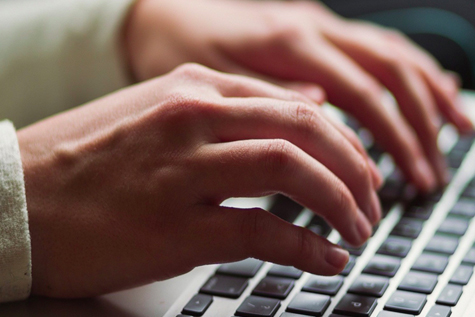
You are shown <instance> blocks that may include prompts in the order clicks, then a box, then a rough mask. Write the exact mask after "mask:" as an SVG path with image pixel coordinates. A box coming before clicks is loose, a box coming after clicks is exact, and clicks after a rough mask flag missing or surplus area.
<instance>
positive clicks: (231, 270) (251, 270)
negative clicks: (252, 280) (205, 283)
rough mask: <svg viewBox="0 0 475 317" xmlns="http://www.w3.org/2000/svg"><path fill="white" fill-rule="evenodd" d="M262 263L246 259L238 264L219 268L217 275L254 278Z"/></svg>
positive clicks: (229, 264) (227, 264) (234, 263)
mask: <svg viewBox="0 0 475 317" xmlns="http://www.w3.org/2000/svg"><path fill="white" fill-rule="evenodd" d="M263 263H264V262H262V261H259V260H256V259H253V258H248V259H245V260H242V261H239V262H233V263H226V264H222V265H220V266H219V268H218V270H217V271H216V272H217V273H218V274H226V275H234V276H242V277H254V276H255V275H256V273H257V271H259V269H260V268H261V266H262V264H263Z"/></svg>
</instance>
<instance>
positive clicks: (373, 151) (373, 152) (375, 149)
mask: <svg viewBox="0 0 475 317" xmlns="http://www.w3.org/2000/svg"><path fill="white" fill-rule="evenodd" d="M383 154H384V151H383V150H382V149H381V148H380V147H379V146H377V145H376V144H374V145H373V146H372V147H370V148H369V149H368V155H369V157H371V158H372V159H373V161H375V162H379V160H380V159H381V156H383Z"/></svg>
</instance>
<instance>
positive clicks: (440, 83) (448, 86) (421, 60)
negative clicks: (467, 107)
mask: <svg viewBox="0 0 475 317" xmlns="http://www.w3.org/2000/svg"><path fill="white" fill-rule="evenodd" d="M387 37H388V38H389V40H390V41H391V42H393V43H394V44H395V45H394V48H395V49H397V50H398V52H399V53H400V55H401V56H402V57H403V58H404V59H405V60H406V61H407V62H409V63H411V65H412V66H413V67H414V68H415V69H418V71H419V72H420V73H421V74H422V76H423V78H424V79H425V81H426V82H427V85H428V86H429V88H430V89H431V92H432V94H433V95H434V97H435V99H436V101H437V106H438V108H439V110H440V111H441V112H442V114H443V115H444V116H445V117H446V118H447V119H448V120H449V121H450V122H451V123H453V124H454V125H455V126H456V127H457V128H458V129H459V131H460V132H468V131H471V130H473V124H472V122H471V121H470V119H469V118H468V117H467V116H466V115H465V113H464V112H463V111H462V110H461V108H460V107H459V98H458V96H459V88H460V85H461V82H460V77H458V76H456V75H455V76H454V75H453V73H452V72H447V71H443V70H442V68H441V67H440V65H439V64H438V62H437V61H436V60H435V59H434V58H432V57H431V56H430V55H429V54H428V53H426V52H424V51H423V50H422V49H421V48H419V47H418V46H416V45H414V44H413V43H411V41H410V40H409V39H407V38H406V37H405V36H403V35H402V34H399V33H395V32H391V31H389V32H388V35H387Z"/></svg>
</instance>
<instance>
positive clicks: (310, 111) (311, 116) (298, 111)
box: [292, 103, 319, 139]
mask: <svg viewBox="0 0 475 317" xmlns="http://www.w3.org/2000/svg"><path fill="white" fill-rule="evenodd" d="M292 116H293V118H294V121H295V125H296V129H297V131H299V132H300V133H302V134H303V137H305V139H308V138H310V137H311V136H313V135H314V134H315V130H316V128H317V127H318V122H319V114H318V113H317V110H316V109H314V108H312V107H311V106H308V105H306V104H302V103H301V104H298V105H297V106H296V107H294V108H293V110H292Z"/></svg>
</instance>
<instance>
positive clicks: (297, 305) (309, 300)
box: [287, 292, 330, 316]
mask: <svg viewBox="0 0 475 317" xmlns="http://www.w3.org/2000/svg"><path fill="white" fill-rule="evenodd" d="M329 305H330V296H328V295H321V294H313V293H305V292H301V293H298V294H297V295H295V297H294V298H293V299H292V301H291V302H290V304H289V306H287V311H288V312H291V313H297V314H304V315H310V316H322V315H323V314H324V313H325V310H327V308H328V306H329Z"/></svg>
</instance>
